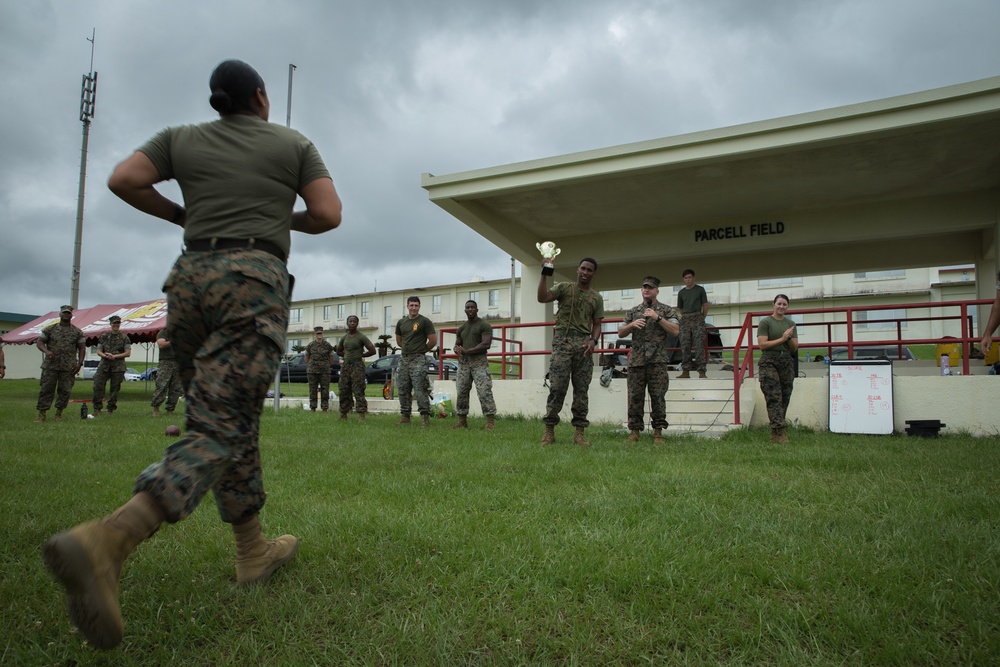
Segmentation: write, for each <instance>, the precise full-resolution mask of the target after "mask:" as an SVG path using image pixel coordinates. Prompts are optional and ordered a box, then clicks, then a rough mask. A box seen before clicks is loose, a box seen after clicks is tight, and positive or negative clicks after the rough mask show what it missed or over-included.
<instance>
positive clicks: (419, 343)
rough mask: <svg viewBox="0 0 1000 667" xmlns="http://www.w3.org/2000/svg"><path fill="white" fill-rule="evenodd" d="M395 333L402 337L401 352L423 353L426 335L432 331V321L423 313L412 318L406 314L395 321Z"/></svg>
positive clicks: (425, 347)
mask: <svg viewBox="0 0 1000 667" xmlns="http://www.w3.org/2000/svg"><path fill="white" fill-rule="evenodd" d="M396 333H397V334H398V335H399V336H400V337H401V338H402V339H403V349H402V350H401V352H402V353H403V354H423V353H424V352H426V351H427V337H428V336H430V335H431V334H432V333H434V323H433V322H431V321H430V320H429V319H427V318H426V317H424V316H423V315H417V316H416V317H414V318H413V319H412V320H411V319H410V318H409V316H407V317H404V318H403V319H401V320H400V321H399V322H397V323H396Z"/></svg>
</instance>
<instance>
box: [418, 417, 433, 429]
mask: <svg viewBox="0 0 1000 667" xmlns="http://www.w3.org/2000/svg"><path fill="white" fill-rule="evenodd" d="M430 425H431V417H430V415H420V428H429V427H430Z"/></svg>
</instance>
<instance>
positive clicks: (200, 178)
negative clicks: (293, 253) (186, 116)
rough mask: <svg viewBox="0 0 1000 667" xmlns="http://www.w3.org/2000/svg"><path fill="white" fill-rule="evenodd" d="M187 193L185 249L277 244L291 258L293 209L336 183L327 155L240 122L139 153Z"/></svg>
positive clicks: (232, 119)
mask: <svg viewBox="0 0 1000 667" xmlns="http://www.w3.org/2000/svg"><path fill="white" fill-rule="evenodd" d="M138 150H139V151H140V152H141V153H143V154H144V155H146V156H147V157H148V158H149V159H150V160H151V161H152V162H153V165H154V166H155V167H156V170H157V172H159V174H160V176H161V177H163V178H164V179H176V180H177V184H178V185H180V188H181V192H183V193H184V206H185V207H186V209H187V217H186V218H185V222H184V242H185V243H190V242H191V241H196V240H199V239H211V238H236V239H250V238H253V239H260V240H264V241H270V242H271V243H273V244H274V245H276V246H278V247H279V248H281V249H282V250H283V251H284V252H285V255H286V256H287V255H288V250H289V247H290V246H291V238H290V237H291V222H292V207H293V206H294V205H295V197H296V195H297V194H298V193H299V192H300V191H301V190H302V188H303V187H305V186H306V185H308V184H309V183H311V182H313V181H314V180H316V179H318V178H329V176H330V173H329V172H328V171H327V169H326V166H325V165H324V164H323V160H322V158H321V157H320V155H319V151H317V150H316V147H315V146H314V145H313V143H312V142H311V141H309V140H308V139H306V138H305V137H304V136H302V135H301V134H299V133H298V132H296V131H295V130H292V129H289V128H287V127H283V126H281V125H273V124H271V123H268V122H267V121H264V120H261V119H260V118H258V117H256V116H247V115H243V114H235V115H231V116H224V117H222V118H220V119H219V120H215V121H212V122H209V123H201V124H200V125H183V126H180V127H170V128H167V129H166V130H163V131H162V132H160V133H159V134H157V135H156V136H155V137H153V138H152V139H150V140H149V141H147V142H146V143H145V144H143V145H142V146H140V147H139V149H138Z"/></svg>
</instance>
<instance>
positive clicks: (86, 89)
mask: <svg viewBox="0 0 1000 667" xmlns="http://www.w3.org/2000/svg"><path fill="white" fill-rule="evenodd" d="M96 40H97V29H96V28H94V30H93V32H92V33H91V36H90V37H88V38H87V41H88V42H90V74H84V75H83V85H82V89H81V92H80V120H81V121H82V122H83V148H82V149H81V154H80V191H79V194H78V195H77V199H76V242H75V243H74V246H73V284H72V288H71V290H70V297H69V302H70V305H71V306H73V308H74V309H75V308H76V307H77V306H78V305H79V302H80V255H81V252H82V250H83V200H84V196H85V194H86V191H87V144H88V143H89V141H90V121H91V119H92V118H93V117H94V104H95V103H96V101H97V72H95V71H94V46H95V42H96Z"/></svg>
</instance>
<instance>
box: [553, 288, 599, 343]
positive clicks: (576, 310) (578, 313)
mask: <svg viewBox="0 0 1000 667" xmlns="http://www.w3.org/2000/svg"><path fill="white" fill-rule="evenodd" d="M549 291H551V292H552V296H554V297H555V298H556V303H558V304H559V310H558V311H556V325H555V330H556V331H565V332H572V333H580V334H584V335H587V336H589V335H590V334H591V332H592V331H593V327H594V320H601V319H604V298H603V297H601V295H600V293H599V292H597V291H596V290H592V289H585V290H581V289H578V288H577V286H576V283H555V284H554V285H552V289H551V290H549Z"/></svg>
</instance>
